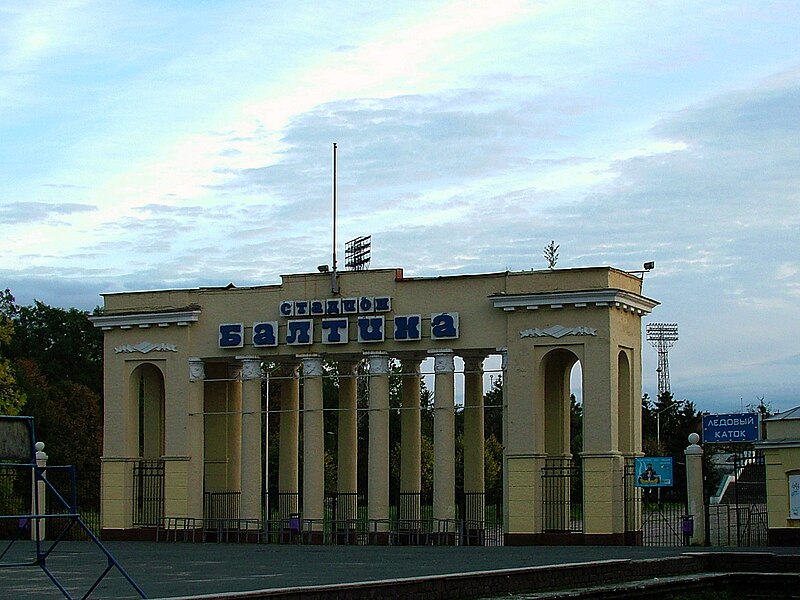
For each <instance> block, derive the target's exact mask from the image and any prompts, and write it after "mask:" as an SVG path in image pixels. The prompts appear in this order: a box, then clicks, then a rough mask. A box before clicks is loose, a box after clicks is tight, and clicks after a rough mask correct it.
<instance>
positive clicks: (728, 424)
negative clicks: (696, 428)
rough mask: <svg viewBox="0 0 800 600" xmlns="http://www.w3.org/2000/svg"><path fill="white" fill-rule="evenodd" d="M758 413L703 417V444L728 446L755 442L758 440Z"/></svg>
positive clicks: (759, 429)
mask: <svg viewBox="0 0 800 600" xmlns="http://www.w3.org/2000/svg"><path fill="white" fill-rule="evenodd" d="M760 431H761V428H760V427H759V415H758V413H736V414H727V415H703V442H704V443H706V444H730V443H731V442H755V441H757V440H759V439H760V437H761V436H760V435H759V432H760Z"/></svg>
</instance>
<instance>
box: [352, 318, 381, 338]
mask: <svg viewBox="0 0 800 600" xmlns="http://www.w3.org/2000/svg"><path fill="white" fill-rule="evenodd" d="M358 341H359V342H382V341H383V317H359V318H358Z"/></svg>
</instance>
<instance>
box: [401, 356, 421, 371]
mask: <svg viewBox="0 0 800 600" xmlns="http://www.w3.org/2000/svg"><path fill="white" fill-rule="evenodd" d="M421 363H422V361H421V360H420V359H418V358H413V359H408V358H404V359H403V360H401V361H400V368H401V370H402V373H403V375H419V369H420V364H421Z"/></svg>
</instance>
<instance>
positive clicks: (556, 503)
mask: <svg viewBox="0 0 800 600" xmlns="http://www.w3.org/2000/svg"><path fill="white" fill-rule="evenodd" d="M542 531H543V532H545V533H582V532H583V479H582V475H581V465H580V461H577V460H573V459H571V458H548V459H546V460H545V465H544V467H542Z"/></svg>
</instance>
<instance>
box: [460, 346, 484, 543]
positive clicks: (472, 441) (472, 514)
mask: <svg viewBox="0 0 800 600" xmlns="http://www.w3.org/2000/svg"><path fill="white" fill-rule="evenodd" d="M483 462H484V434H483V357H473V356H470V357H465V358H464V494H465V508H466V514H465V517H466V519H467V530H468V532H470V533H469V534H470V535H471V536H472V535H478V536H479V537H480V538H481V539H474V540H470V541H474V542H475V543H482V533H483V521H484V506H485V505H486V499H485V497H484V493H485V482H484V465H483Z"/></svg>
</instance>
